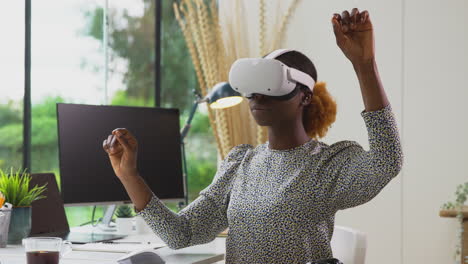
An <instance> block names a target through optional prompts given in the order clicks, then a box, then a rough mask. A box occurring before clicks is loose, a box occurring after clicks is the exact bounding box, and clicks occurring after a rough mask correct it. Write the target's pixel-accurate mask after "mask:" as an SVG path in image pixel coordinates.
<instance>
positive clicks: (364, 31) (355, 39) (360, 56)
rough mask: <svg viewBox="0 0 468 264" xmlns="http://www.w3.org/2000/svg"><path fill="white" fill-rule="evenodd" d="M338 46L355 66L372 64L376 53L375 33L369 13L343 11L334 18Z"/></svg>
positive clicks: (355, 10)
mask: <svg viewBox="0 0 468 264" xmlns="http://www.w3.org/2000/svg"><path fill="white" fill-rule="evenodd" d="M332 24H333V31H334V32H335V37H336V44H338V47H340V49H341V50H342V51H343V53H344V54H345V56H346V57H347V58H348V59H349V60H350V61H351V63H353V64H362V63H368V62H372V61H373V60H374V59H375V53H374V32H373V27H372V22H371V20H370V17H369V12H367V11H363V12H359V10H358V9H357V8H353V10H352V11H351V14H350V13H349V12H348V11H346V10H345V11H343V12H342V13H341V15H340V14H334V15H333V17H332Z"/></svg>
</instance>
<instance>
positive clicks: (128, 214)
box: [115, 205, 135, 235]
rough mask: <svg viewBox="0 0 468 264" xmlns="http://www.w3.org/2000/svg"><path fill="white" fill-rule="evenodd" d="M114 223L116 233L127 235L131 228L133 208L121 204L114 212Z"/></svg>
mask: <svg viewBox="0 0 468 264" xmlns="http://www.w3.org/2000/svg"><path fill="white" fill-rule="evenodd" d="M115 216H116V217H117V219H115V224H116V226H117V233H119V234H122V235H128V234H130V233H131V232H132V230H133V217H134V216H135V214H134V213H133V209H132V208H131V207H130V206H128V205H121V206H119V207H118V208H117V211H116V212H115Z"/></svg>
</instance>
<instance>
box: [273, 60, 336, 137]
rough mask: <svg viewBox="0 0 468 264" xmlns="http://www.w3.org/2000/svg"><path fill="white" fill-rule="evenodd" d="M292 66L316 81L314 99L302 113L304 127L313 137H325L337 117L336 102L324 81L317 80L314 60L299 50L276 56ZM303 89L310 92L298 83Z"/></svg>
mask: <svg viewBox="0 0 468 264" xmlns="http://www.w3.org/2000/svg"><path fill="white" fill-rule="evenodd" d="M276 59H277V60H279V61H281V62H283V63H284V64H286V65H288V66H289V67H291V68H294V69H298V70H300V71H302V72H305V73H307V74H309V75H310V76H311V77H312V78H313V79H314V80H315V82H316V84H315V86H314V92H313V94H312V101H311V103H310V105H308V106H306V107H305V108H304V113H303V115H302V118H303V124H304V128H305V130H306V132H307V134H308V135H309V137H311V138H322V137H324V136H325V135H326V134H327V132H328V129H329V128H330V126H331V125H332V124H333V122H335V119H336V102H335V100H334V99H333V97H332V96H331V95H330V93H329V92H328V90H327V88H326V84H325V83H324V82H317V70H316V69H315V66H314V64H313V63H312V61H311V60H310V59H309V58H308V57H307V56H306V55H304V54H302V53H300V52H298V51H289V52H286V53H284V54H282V55H280V56H278V57H277V58H276ZM298 86H300V88H301V90H303V91H304V92H306V93H310V89H309V88H307V87H306V86H304V85H302V84H298Z"/></svg>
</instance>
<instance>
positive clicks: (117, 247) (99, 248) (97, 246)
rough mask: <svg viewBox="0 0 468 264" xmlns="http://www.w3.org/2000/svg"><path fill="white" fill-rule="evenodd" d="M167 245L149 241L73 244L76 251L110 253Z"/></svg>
mask: <svg viewBox="0 0 468 264" xmlns="http://www.w3.org/2000/svg"><path fill="white" fill-rule="evenodd" d="M164 246H166V244H164V243H147V244H143V243H141V244H129V243H124V242H122V243H121V244H119V243H102V242H101V243H88V244H84V245H73V250H74V251H94V252H110V253H130V252H133V251H135V250H143V249H157V248H162V247H164Z"/></svg>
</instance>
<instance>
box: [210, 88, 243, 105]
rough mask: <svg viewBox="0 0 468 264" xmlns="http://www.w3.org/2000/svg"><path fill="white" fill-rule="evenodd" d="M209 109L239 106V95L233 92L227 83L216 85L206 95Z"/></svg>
mask: <svg viewBox="0 0 468 264" xmlns="http://www.w3.org/2000/svg"><path fill="white" fill-rule="evenodd" d="M207 98H208V100H209V101H208V102H209V104H210V107H211V108H214V109H223V108H227V107H232V106H235V105H237V104H240V103H241V102H242V100H243V98H242V96H241V94H240V93H238V92H236V91H234V89H232V87H231V85H230V84H229V83H227V82H220V83H217V84H216V85H215V86H214V87H213V89H212V90H211V92H210V93H209V94H208V95H207Z"/></svg>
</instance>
